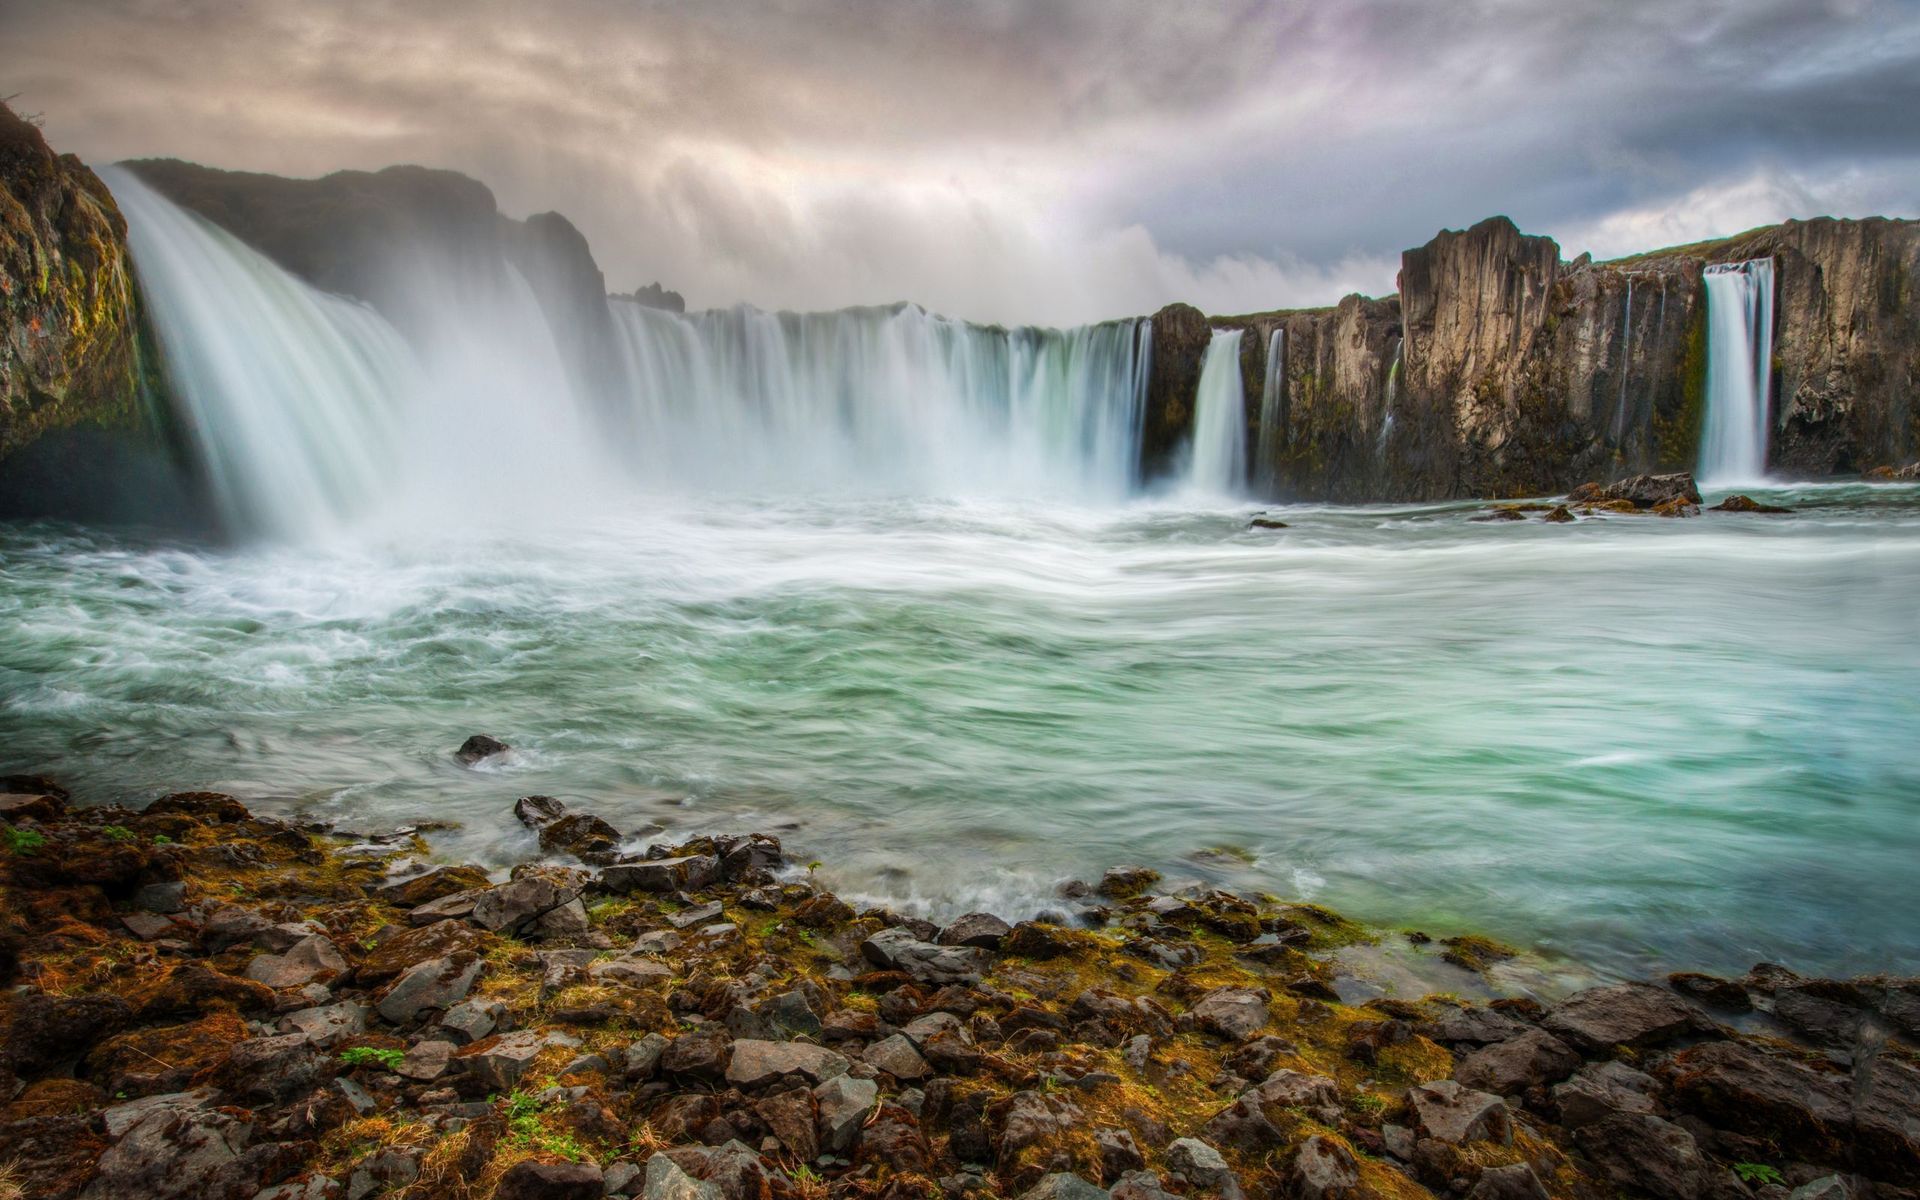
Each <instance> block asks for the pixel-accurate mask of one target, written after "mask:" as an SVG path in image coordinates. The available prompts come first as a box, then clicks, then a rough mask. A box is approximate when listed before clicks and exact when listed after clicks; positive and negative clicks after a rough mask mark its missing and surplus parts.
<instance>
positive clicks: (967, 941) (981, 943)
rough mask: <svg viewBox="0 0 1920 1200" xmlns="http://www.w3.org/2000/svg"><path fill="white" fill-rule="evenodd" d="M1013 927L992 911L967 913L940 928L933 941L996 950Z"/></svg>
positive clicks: (943, 944)
mask: <svg viewBox="0 0 1920 1200" xmlns="http://www.w3.org/2000/svg"><path fill="white" fill-rule="evenodd" d="M1012 931H1013V927H1012V926H1010V925H1008V924H1007V923H1006V922H1005V921H1002V920H1001V919H1000V918H999V917H996V916H994V915H993V914H992V913H968V914H966V915H965V916H963V917H961V918H959V919H958V920H956V921H954V923H953V924H951V925H949V926H947V927H946V928H945V929H942V930H941V931H940V933H939V935H938V936H937V937H935V938H934V941H935V942H937V943H939V944H940V945H942V946H977V947H979V948H980V949H982V950H998V949H999V948H1000V943H1001V941H1002V939H1004V938H1005V937H1006V936H1007V934H1009V933H1011V932H1012Z"/></svg>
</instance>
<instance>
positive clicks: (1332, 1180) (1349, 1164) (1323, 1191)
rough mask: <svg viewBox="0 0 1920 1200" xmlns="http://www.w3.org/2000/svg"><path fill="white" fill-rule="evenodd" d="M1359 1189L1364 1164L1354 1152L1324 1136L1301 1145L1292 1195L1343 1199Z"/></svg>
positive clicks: (1290, 1181)
mask: <svg viewBox="0 0 1920 1200" xmlns="http://www.w3.org/2000/svg"><path fill="white" fill-rule="evenodd" d="M1175 1144H1176V1145H1178V1143H1175ZM1359 1186H1360V1164H1359V1163H1358V1162H1356V1161H1354V1157H1353V1151H1351V1150H1349V1149H1347V1148H1346V1146H1344V1145H1342V1144H1341V1143H1340V1142H1338V1141H1336V1140H1334V1139H1333V1138H1330V1137H1326V1136H1324V1135H1316V1136H1314V1137H1310V1138H1308V1139H1307V1140H1306V1141H1304V1142H1302V1143H1300V1151H1299V1153H1297V1154H1295V1155H1294V1156H1293V1165H1292V1166H1291V1167H1289V1168H1288V1169H1287V1188H1288V1192H1289V1194H1290V1195H1293V1196H1296V1197H1298V1198H1299V1200H1343V1198H1344V1197H1347V1196H1350V1195H1352V1194H1353V1193H1354V1192H1355V1191H1356V1190H1357V1189H1358V1188H1359Z"/></svg>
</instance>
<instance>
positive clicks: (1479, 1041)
mask: <svg viewBox="0 0 1920 1200" xmlns="http://www.w3.org/2000/svg"><path fill="white" fill-rule="evenodd" d="M1531 1028H1533V1027H1532V1026H1531V1025H1528V1024H1527V1023H1526V1022H1525V1021H1522V1020H1520V1019H1519V1018H1517V1017H1514V1016H1512V1015H1511V1014H1509V1013H1505V1012H1502V1011H1500V1010H1499V1009H1496V1008H1485V1007H1464V1006H1463V1007H1455V1006H1452V1005H1443V1006H1441V1007H1440V1009H1439V1011H1438V1012H1437V1013H1436V1014H1435V1015H1434V1016H1433V1018H1432V1019H1431V1020H1429V1021H1425V1022H1422V1023H1420V1024H1418V1025H1416V1026H1415V1027H1414V1032H1416V1033H1418V1034H1420V1035H1422V1036H1423V1037H1427V1038H1430V1039H1432V1040H1433V1041H1436V1042H1438V1043H1440V1044H1441V1045H1443V1046H1458V1045H1470V1046H1484V1045H1487V1044H1489V1043H1492V1042H1504V1041H1507V1040H1508V1039H1510V1038H1516V1037H1519V1036H1520V1035H1521V1034H1523V1033H1525V1032H1527V1031H1528V1030H1529V1029H1531Z"/></svg>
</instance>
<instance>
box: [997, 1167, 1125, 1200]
mask: <svg viewBox="0 0 1920 1200" xmlns="http://www.w3.org/2000/svg"><path fill="white" fill-rule="evenodd" d="M1019 1200H1108V1193H1107V1189H1105V1188H1103V1187H1095V1186H1094V1185H1093V1184H1091V1183H1088V1182H1087V1181H1086V1180H1084V1179H1082V1178H1080V1177H1079V1176H1078V1175H1069V1174H1067V1173H1066V1172H1064V1171H1060V1172H1055V1173H1054V1174H1052V1175H1046V1176H1042V1177H1041V1179H1040V1182H1039V1183H1036V1184H1034V1185H1033V1186H1032V1187H1030V1188H1028V1189H1027V1190H1026V1191H1024V1192H1021V1193H1020V1196H1019Z"/></svg>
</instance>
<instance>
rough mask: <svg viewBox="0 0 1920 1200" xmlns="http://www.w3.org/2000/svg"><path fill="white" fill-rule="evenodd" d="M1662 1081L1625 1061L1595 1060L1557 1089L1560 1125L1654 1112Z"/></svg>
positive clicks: (1555, 1090) (1554, 1093)
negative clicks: (1597, 1061) (1657, 1093)
mask: <svg viewBox="0 0 1920 1200" xmlns="http://www.w3.org/2000/svg"><path fill="white" fill-rule="evenodd" d="M1659 1086H1660V1085H1659V1082H1658V1081H1657V1080H1655V1079H1654V1078H1653V1076H1651V1075H1648V1074H1646V1073H1645V1072H1643V1071H1636V1070H1634V1069H1633V1068H1632V1067H1629V1066H1628V1065H1626V1064H1625V1063H1621V1062H1603V1063H1594V1064H1592V1065H1590V1066H1587V1067H1584V1068H1582V1069H1581V1070H1580V1071H1579V1073H1577V1074H1576V1075H1574V1077H1573V1078H1571V1079H1569V1080H1567V1081H1566V1082H1565V1083H1562V1084H1559V1085H1557V1086H1555V1088H1554V1089H1553V1101H1554V1104H1555V1105H1557V1106H1558V1107H1559V1109H1560V1124H1561V1125H1563V1126H1565V1127H1566V1128H1568V1129H1578V1128H1580V1127H1581V1126H1582V1125H1592V1124H1594V1123H1595V1122H1597V1121H1604V1120H1606V1119H1607V1118H1608V1117H1611V1116H1613V1115H1615V1114H1616V1113H1624V1114H1627V1115H1629V1116H1631V1115H1635V1114H1642V1113H1651V1112H1653V1111H1654V1102H1653V1097H1654V1093H1655V1092H1656V1090H1657V1089H1658V1088H1659Z"/></svg>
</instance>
